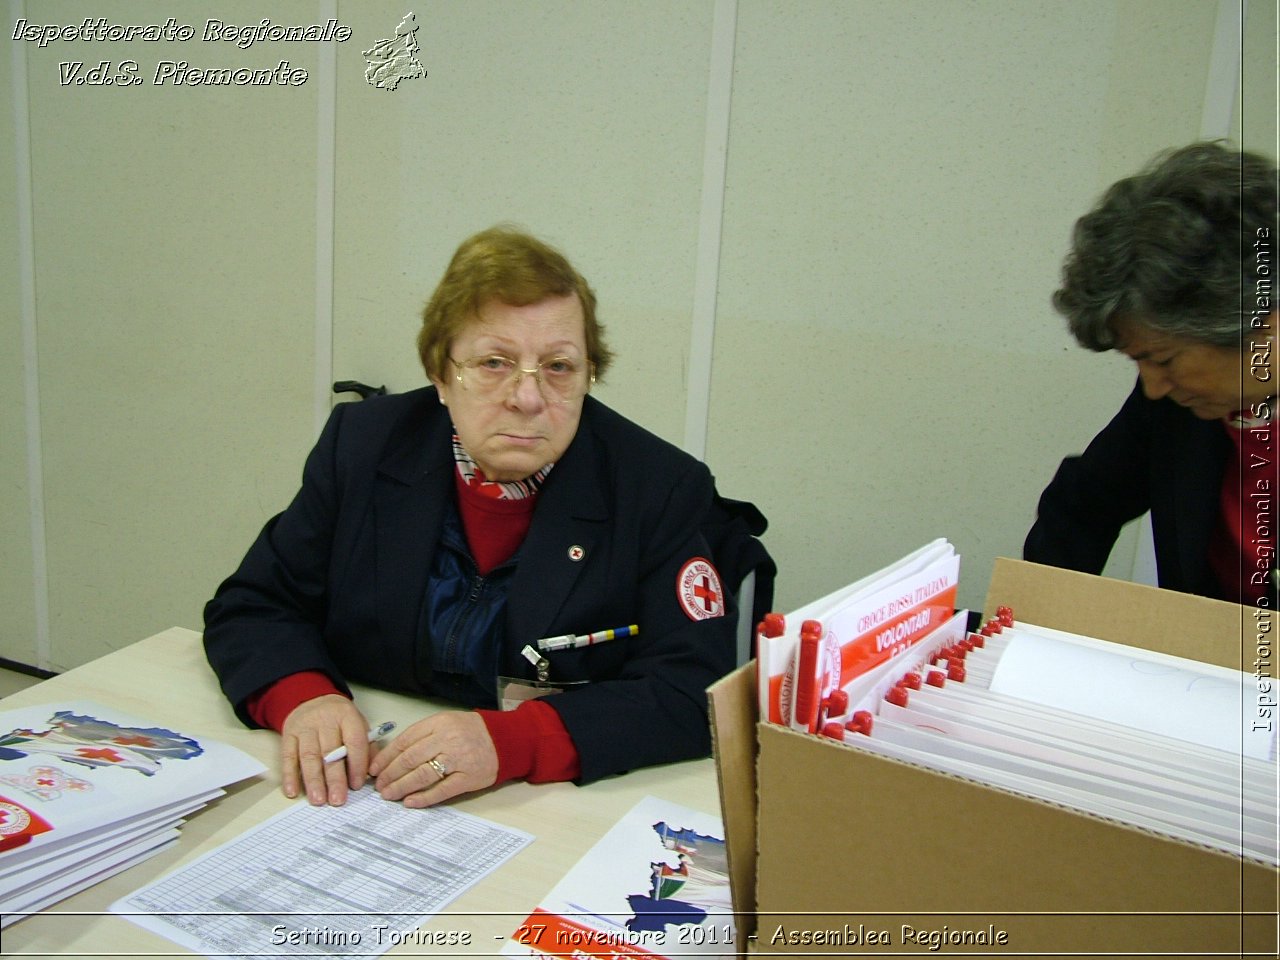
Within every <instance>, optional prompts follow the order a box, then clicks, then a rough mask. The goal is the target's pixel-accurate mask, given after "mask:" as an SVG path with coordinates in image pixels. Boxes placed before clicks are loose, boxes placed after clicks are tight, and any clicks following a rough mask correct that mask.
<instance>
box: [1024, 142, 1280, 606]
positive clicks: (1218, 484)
mask: <svg viewBox="0 0 1280 960" xmlns="http://www.w3.org/2000/svg"><path fill="white" fill-rule="evenodd" d="M1275 231H1276V167H1275V163H1274V162H1273V161H1271V160H1268V159H1266V158H1264V157H1261V156H1258V155H1255V154H1251V153H1241V152H1238V151H1235V150H1231V149H1228V148H1227V147H1225V146H1222V145H1220V144H1216V143H1197V144H1193V145H1191V146H1189V147H1184V148H1183V149H1181V150H1177V151H1174V152H1172V153H1170V154H1168V155H1165V156H1162V157H1159V158H1157V160H1156V161H1155V162H1154V163H1152V164H1151V165H1150V166H1149V167H1148V168H1147V169H1146V170H1144V171H1143V172H1142V173H1140V174H1138V175H1137V176H1133V177H1129V178H1126V179H1124V180H1121V181H1119V182H1118V183H1116V184H1115V185H1114V186H1112V187H1111V189H1110V190H1108V191H1107V193H1106V195H1105V196H1104V197H1103V198H1102V200H1101V201H1100V202H1099V203H1098V205H1097V206H1096V207H1095V208H1094V209H1093V210H1092V211H1091V212H1090V213H1088V214H1087V215H1085V216H1084V217H1082V218H1081V219H1080V220H1079V221H1078V222H1077V223H1076V227H1075V235H1074V239H1073V245H1072V250H1071V253H1070V255H1069V257H1068V258H1067V261H1066V265H1065V267H1064V269H1063V284H1062V288H1061V289H1060V290H1058V292H1057V293H1056V294H1055V295H1054V298H1053V302H1054V306H1055V307H1057V309H1058V310H1059V312H1061V313H1062V314H1063V315H1064V316H1066V318H1067V321H1068V324H1069V326H1070V328H1071V332H1072V333H1073V334H1074V335H1075V338H1076V339H1077V340H1078V341H1079V342H1080V343H1081V344H1082V345H1083V346H1085V347H1088V348H1090V349H1091V350H1098V351H1102V350H1111V349H1115V350H1120V351H1121V352H1123V353H1125V354H1126V355H1127V356H1129V357H1130V358H1131V359H1132V360H1133V361H1134V363H1136V364H1137V367H1138V382H1137V384H1136V385H1135V386H1134V389H1133V392H1132V393H1131V394H1130V395H1129V398H1128V400H1126V401H1125V403H1124V406H1123V407H1121V409H1120V412H1119V413H1117V414H1116V416H1115V418H1114V419H1113V420H1112V421H1111V422H1110V423H1109V424H1108V425H1107V426H1106V427H1105V428H1104V429H1103V430H1102V432H1101V433H1099V434H1098V435H1097V436H1096V437H1094V439H1093V441H1092V442H1091V443H1090V444H1089V446H1088V449H1086V450H1085V451H1084V453H1083V455H1081V456H1078V457H1068V458H1067V459H1066V460H1064V461H1063V462H1062V466H1061V467H1060V468H1059V469H1058V473H1057V475H1056V476H1055V477H1054V478H1053V482H1052V483H1050V484H1049V486H1048V487H1047V488H1046V489H1045V491H1044V494H1043V495H1042V496H1041V498H1040V508H1039V515H1038V517H1037V519H1036V522H1035V525H1034V526H1033V527H1032V528H1031V532H1030V533H1029V535H1028V536H1027V540H1026V544H1025V546H1024V548H1023V555H1024V556H1025V557H1026V559H1028V560H1034V561H1038V562H1040V563H1047V564H1051V565H1054V566H1061V567H1070V568H1073V569H1076V570H1084V571H1087V572H1090V573H1098V572H1100V571H1101V570H1102V567H1103V564H1104V563H1105V562H1106V560H1107V556H1108V555H1109V554H1110V552H1111V548H1112V545H1113V544H1114V543H1115V540H1116V536H1117V534H1118V533H1119V531H1120V528H1121V527H1122V526H1123V525H1124V524H1125V523H1126V522H1128V521H1129V520H1132V519H1134V518H1136V517H1138V516H1141V515H1142V514H1143V513H1144V512H1145V511H1147V510H1150V511H1151V526H1152V532H1153V534H1154V538H1155V553H1156V565H1157V571H1158V575H1159V582H1160V586H1162V587H1167V588H1170V589H1173V590H1181V591H1184V592H1187V593H1195V594H1200V595H1202V596H1208V597H1216V598H1220V599H1227V600H1231V601H1233V602H1239V603H1244V604H1254V605H1257V606H1271V605H1274V603H1275V598H1276V591H1275V582H1274V581H1275V576H1274V574H1275V545H1276V534H1275V518H1276V515H1275V496H1276V493H1277V491H1276V486H1277V480H1278V479H1280V475H1278V474H1277V468H1276V438H1275V427H1276V424H1275V418H1276V410H1275V394H1276V385H1275V371H1276V367H1275V363H1274V360H1273V357H1274V352H1275V345H1276V322H1277V313H1276V309H1275V304H1274V300H1273V297H1274V288H1273V286H1272V284H1273V276H1274V272H1275V267H1276V260H1275V241H1276V237H1275Z"/></svg>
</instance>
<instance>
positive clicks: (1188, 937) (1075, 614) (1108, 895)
mask: <svg viewBox="0 0 1280 960" xmlns="http://www.w3.org/2000/svg"><path fill="white" fill-rule="evenodd" d="M1000 604H1008V605H1009V606H1012V607H1013V609H1014V614H1015V616H1016V617H1018V619H1020V620H1023V621H1026V622H1029V623H1038V624H1042V625H1045V626H1053V627H1058V628H1060V629H1063V630H1070V631H1073V632H1077V633H1084V634H1088V635H1092V636H1096V637H1100V638H1102V639H1106V640H1114V641H1116V642H1119V643H1127V644H1131V645H1134V646H1142V647H1147V648H1150V649H1155V650H1161V651H1164V652H1167V653H1172V654H1175V655H1178V656H1184V657H1191V658H1195V659H1199V660H1202V661H1207V662H1210V663H1216V664H1220V665H1223V666H1229V667H1232V668H1234V669H1237V670H1245V671H1246V672H1249V673H1255V672H1260V673H1261V674H1262V675H1263V676H1271V677H1274V676H1275V672H1276V670H1275V658H1274V657H1273V656H1271V652H1272V649H1273V640H1272V637H1273V636H1276V633H1275V632H1274V631H1272V632H1265V633H1260V632H1259V627H1260V624H1261V623H1262V622H1263V620H1265V621H1266V623H1267V626H1268V627H1271V626H1272V624H1271V620H1272V619H1274V617H1275V613H1274V611H1263V612H1262V613H1263V614H1264V617H1263V619H1262V620H1260V619H1258V618H1256V617H1255V612H1254V611H1253V610H1252V609H1251V608H1242V607H1238V606H1236V605H1234V604H1229V603H1222V602H1219V601H1214V600H1206V599H1203V598H1200V597H1193V596H1190V595H1188V594H1179V593H1173V592H1171V591H1165V590H1156V589H1154V588H1151V587H1146V586H1141V585H1137V584H1132V583H1126V582H1122V581H1116V580H1106V579H1103V578H1101V577H1093V576H1089V575H1086V574H1081V573H1075V572H1073V571H1067V570H1059V569H1055V568H1051V567H1044V566H1040V565H1038V564H1031V563H1025V562H1022V561H1016V560H1006V559H1000V560H997V561H996V565H995V568H994V571H993V574H992V579H991V584H990V587H989V590H988V594H987V608H988V609H987V611H986V612H987V615H990V614H991V613H992V612H993V611H994V609H995V607H996V606H998V605H1000ZM1259 654H1264V655H1265V656H1263V657H1262V664H1261V666H1260V668H1257V669H1255V663H1254V661H1255V657H1257V656H1259ZM1272 689H1273V690H1274V686H1273V687H1272ZM710 694H711V705H712V706H711V714H712V731H713V738H714V742H715V752H716V767H717V772H718V775H719V778H720V795H721V803H722V815H723V818H724V824H725V833H726V841H727V846H728V851H729V869H730V873H731V879H732V883H733V898H734V908H735V910H736V911H738V912H739V927H740V936H742V937H743V938H744V939H745V938H746V937H747V935H748V934H754V936H753V938H751V939H749V940H746V941H745V952H748V953H752V954H767V953H803V954H807V955H809V956H860V955H861V956H872V955H878V954H888V953H915V954H918V955H929V954H955V953H968V954H970V955H974V954H979V955H981V954H985V955H987V956H999V957H1017V956H1044V955H1046V954H1050V953H1052V954H1054V955H1057V956H1064V955H1065V956H1101V955H1109V956H1116V955H1121V956H1124V955H1153V954H1163V955H1165V956H1169V955H1174V956H1185V955H1190V954H1217V955H1225V956H1246V955H1256V956H1271V957H1274V956H1276V955H1277V952H1278V946H1280V944H1278V942H1277V908H1278V900H1277V897H1278V894H1280V883H1278V874H1277V871H1276V870H1275V869H1273V868H1271V867H1269V866H1266V865H1264V864H1261V863H1257V862H1254V861H1251V860H1244V859H1242V858H1240V857H1235V856H1230V855H1227V854H1224V853H1221V852H1219V851H1215V850H1210V849H1207V848H1204V847H1200V846H1197V845H1192V844H1188V843H1184V842H1182V841H1179V840H1175V839H1171V838H1168V837H1164V836H1160V835H1156V834H1154V833H1149V832H1146V831H1144V830H1141V829H1138V828H1135V827H1130V826H1127V825H1124V824H1120V823H1117V822H1115V821H1112V820H1109V819H1106V818H1102V817H1096V816H1092V815H1089V814H1084V813H1079V812H1076V811H1074V810H1068V809H1066V808H1063V807H1061V806H1058V805H1056V804H1051V803H1047V802H1044V801H1041V800H1036V799H1033V798H1029V797H1026V796H1022V795H1019V794H1015V793H1012V792H1009V791H1005V790H1002V789H998V788H994V787H988V786H985V785H982V784H980V783H977V782H975V781H972V780H967V779H964V778H961V777H956V776H951V775H948V774H941V773H935V772H933V771H930V770H926V769H924V768H921V767H917V766H914V765H911V764H907V763H901V762H897V761H893V760H888V759H883V758H880V757H875V756H871V755H868V754H865V753H861V752H859V751H856V750H852V749H849V748H847V747H843V746H840V745H837V744H834V743H831V742H830V741H827V740H824V739H822V738H820V737H816V736H809V735H805V734H799V733H795V732H793V731H791V730H789V729H784V728H782V727H778V726H774V725H771V724H763V723H758V722H757V707H756V699H755V698H756V688H755V683H754V665H753V664H747V665H746V666H745V667H743V668H741V669H739V670H738V671H736V672H735V673H733V674H730V675H729V676H727V677H725V678H724V679H723V680H721V681H720V682H719V683H717V684H716V685H715V686H714V687H712V688H711V691H710ZM1269 696H1270V697H1271V699H1272V700H1274V699H1275V697H1274V693H1272V694H1270V695H1269ZM752 920H754V930H752V929H751V928H752ZM904 940H905V942H904Z"/></svg>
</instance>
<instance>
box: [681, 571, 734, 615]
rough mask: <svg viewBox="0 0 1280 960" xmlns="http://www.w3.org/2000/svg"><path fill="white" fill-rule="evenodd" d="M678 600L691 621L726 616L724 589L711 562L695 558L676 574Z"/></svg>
mask: <svg viewBox="0 0 1280 960" xmlns="http://www.w3.org/2000/svg"><path fill="white" fill-rule="evenodd" d="M676 599H677V600H679V601H680V608H681V609H682V610H684V612H685V614H687V615H688V617H689V619H690V620H710V619H711V618H712V617H723V616H724V587H723V586H722V585H721V583H720V574H718V573H717V572H716V568H715V567H714V566H712V564H711V561H710V560H705V559H703V558H702V557H694V558H693V559H692V560H689V561H688V562H687V563H685V565H684V566H683V567H681V568H680V572H679V573H678V574H676Z"/></svg>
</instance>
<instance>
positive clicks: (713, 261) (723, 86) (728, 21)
mask: <svg viewBox="0 0 1280 960" xmlns="http://www.w3.org/2000/svg"><path fill="white" fill-rule="evenodd" d="M737 23H738V2H737V0H716V4H715V12H714V18H713V20H712V27H711V63H710V67H709V70H708V75H707V111H706V126H705V136H704V140H703V148H702V198H701V209H700V211H699V216H698V251H697V263H696V267H695V270H694V284H693V323H692V327H691V331H690V337H689V382H688V387H687V392H686V394H685V421H684V449H685V451H686V452H688V453H690V454H692V455H693V456H695V457H697V458H699V459H703V458H705V457H706V454H707V419H708V416H709V414H710V409H711V376H712V349H713V347H714V343H715V327H716V298H717V292H718V290H719V285H720V245H721V232H722V229H723V222H724V203H725V180H726V168H727V164H728V155H729V110H730V103H731V100H732V95H733V58H734V43H735V40H736V33H737Z"/></svg>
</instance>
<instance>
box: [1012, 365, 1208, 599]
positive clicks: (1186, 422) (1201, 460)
mask: <svg viewBox="0 0 1280 960" xmlns="http://www.w3.org/2000/svg"><path fill="white" fill-rule="evenodd" d="M1232 449H1233V444H1232V442H1231V438H1230V437H1229V436H1227V432H1226V429H1225V427H1224V426H1223V424H1222V423H1221V421H1218V420H1201V419H1200V418H1198V417H1196V416H1195V415H1194V414H1193V413H1191V411H1190V410H1187V409H1186V408H1185V407H1180V406H1179V405H1178V404H1176V403H1174V402H1173V401H1172V400H1169V399H1167V398H1165V399H1161V400H1148V399H1147V398H1146V397H1145V396H1144V395H1143V393H1142V385H1141V382H1139V383H1138V384H1137V385H1136V386H1135V387H1134V389H1133V392H1132V393H1131V394H1130V395H1129V398H1128V399H1127V400H1126V401H1125V403H1124V406H1123V407H1121V408H1120V412H1119V413H1117V414H1116V415H1115V417H1114V418H1113V419H1112V420H1111V422H1110V423H1109V424H1107V426H1106V427H1104V428H1103V430H1102V432H1101V433H1099V434H1098V435H1097V436H1096V437H1094V438H1093V440H1092V441H1091V442H1090V443H1089V446H1088V447H1087V448H1086V449H1085V451H1084V453H1083V454H1082V455H1080V456H1078V457H1067V458H1066V459H1065V460H1063V461H1062V465H1061V466H1060V467H1059V468H1058V472H1057V474H1056V475H1055V476H1054V478H1053V481H1052V482H1051V483H1050V484H1049V486H1048V487H1046V488H1045V491H1044V493H1043V494H1042V495H1041V497H1040V506H1039V509H1038V511H1037V516H1036V522H1035V525H1034V526H1033V527H1032V528H1031V531H1030V533H1028V534H1027V539H1026V543H1025V544H1024V545H1023V552H1022V555H1023V557H1024V559H1027V560H1031V561H1034V562H1036V563H1045V564H1049V565H1050V566H1055V567H1067V568H1070V569H1072V570H1083V571H1084V572H1086V573H1101V572H1102V568H1103V565H1104V564H1105V563H1106V562H1107V557H1108V556H1109V555H1110V553H1111V548H1112V546H1114V544H1115V542H1116V537H1117V536H1118V535H1119V533H1120V528H1121V527H1123V526H1124V525H1125V524H1126V523H1128V522H1129V521H1130V520H1133V519H1135V518H1136V517H1140V516H1141V515H1142V514H1143V513H1145V512H1146V511H1147V510H1150V511H1151V532H1152V536H1153V538H1154V540H1155V552H1156V571H1157V575H1158V577H1159V582H1160V586H1162V587H1165V588H1168V589H1170V590H1180V591H1182V592H1184V593H1195V594H1199V595H1201V596H1205V597H1215V598H1220V597H1221V596H1222V588H1221V586H1220V585H1219V584H1218V581H1217V577H1216V576H1215V575H1214V573H1213V570H1212V568H1211V567H1210V564H1209V541H1210V539H1211V538H1212V536H1213V531H1214V529H1215V527H1216V526H1217V524H1218V517H1219V514H1220V511H1221V505H1220V500H1219V497H1220V495H1221V492H1222V480H1223V476H1224V475H1225V471H1226V468H1227V458H1228V457H1229V456H1230V454H1231V451H1232Z"/></svg>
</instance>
